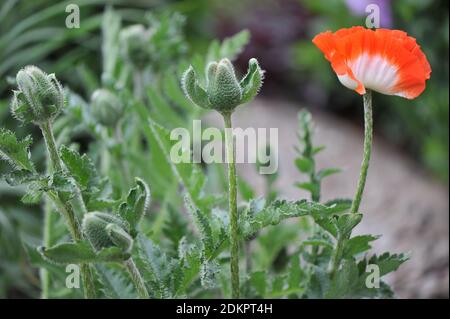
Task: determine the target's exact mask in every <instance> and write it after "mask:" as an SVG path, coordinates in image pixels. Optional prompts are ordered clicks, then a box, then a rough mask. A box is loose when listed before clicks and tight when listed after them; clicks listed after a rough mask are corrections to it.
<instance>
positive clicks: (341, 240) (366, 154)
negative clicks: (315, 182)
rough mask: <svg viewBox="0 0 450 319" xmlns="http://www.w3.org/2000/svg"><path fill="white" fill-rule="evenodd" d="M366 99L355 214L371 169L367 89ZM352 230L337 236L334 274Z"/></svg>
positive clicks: (333, 258)
mask: <svg viewBox="0 0 450 319" xmlns="http://www.w3.org/2000/svg"><path fill="white" fill-rule="evenodd" d="M363 101H364V150H363V160H362V163H361V170H360V173H359V179H358V185H357V188H356V194H355V198H354V199H353V202H352V206H351V208H350V212H351V213H352V214H355V213H357V212H358V209H359V205H360V204H361V199H362V195H363V192H364V186H365V185H366V179H367V171H368V169H369V161H370V154H371V152H372V135H373V133H372V132H373V120H372V92H371V91H369V90H367V92H366V94H364V96H363ZM350 235H351V232H349V233H348V234H343V235H339V236H338V238H337V243H336V248H335V250H334V252H333V255H332V256H331V261H330V272H331V276H334V274H335V273H336V271H337V269H338V268H339V265H340V262H341V259H342V254H343V251H344V247H345V243H346V242H347V240H348V239H349V238H350Z"/></svg>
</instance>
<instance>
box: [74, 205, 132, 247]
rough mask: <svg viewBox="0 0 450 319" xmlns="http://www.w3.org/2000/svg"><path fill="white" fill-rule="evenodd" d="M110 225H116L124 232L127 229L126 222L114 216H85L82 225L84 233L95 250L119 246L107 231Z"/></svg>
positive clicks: (97, 214) (92, 213)
mask: <svg viewBox="0 0 450 319" xmlns="http://www.w3.org/2000/svg"><path fill="white" fill-rule="evenodd" d="M109 224H115V225H117V226H118V227H120V228H122V229H124V231H125V229H127V224H126V222H125V221H123V220H122V219H120V218H119V217H117V216H114V215H112V214H107V213H101V212H91V213H88V214H86V215H84V218H83V223H82V229H83V233H84V234H85V235H86V238H87V239H88V240H89V242H90V243H91V245H92V247H94V249H95V250H101V249H103V248H107V247H112V246H117V245H116V243H115V242H114V241H113V240H112V239H111V237H110V235H109V233H108V231H107V229H106V227H107V226H108V225H109Z"/></svg>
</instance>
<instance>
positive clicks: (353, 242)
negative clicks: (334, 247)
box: [344, 235, 380, 258]
mask: <svg viewBox="0 0 450 319" xmlns="http://www.w3.org/2000/svg"><path fill="white" fill-rule="evenodd" d="M378 238H380V236H373V235H359V236H355V237H352V238H350V239H349V240H348V241H347V242H346V244H345V248H344V257H348V258H351V257H353V256H355V255H357V254H360V253H363V252H365V251H367V250H369V249H370V248H372V246H371V245H370V243H371V242H372V241H374V240H377V239H378Z"/></svg>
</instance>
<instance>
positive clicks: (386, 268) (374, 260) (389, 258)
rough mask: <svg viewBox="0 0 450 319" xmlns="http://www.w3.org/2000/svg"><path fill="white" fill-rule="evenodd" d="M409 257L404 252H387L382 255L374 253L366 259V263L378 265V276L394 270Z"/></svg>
mask: <svg viewBox="0 0 450 319" xmlns="http://www.w3.org/2000/svg"><path fill="white" fill-rule="evenodd" d="M408 259H409V256H407V255H405V254H391V253H389V252H386V253H383V254H382V255H379V256H377V255H374V256H372V257H370V259H369V260H368V261H367V265H378V267H379V268H380V276H384V275H386V274H388V273H390V272H393V271H396V270H397V269H398V267H400V266H401V265H402V264H403V263H404V262H406V261H407V260H408Z"/></svg>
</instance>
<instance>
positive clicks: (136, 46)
mask: <svg viewBox="0 0 450 319" xmlns="http://www.w3.org/2000/svg"><path fill="white" fill-rule="evenodd" d="M151 37H152V32H151V31H150V30H148V29H146V28H145V27H144V26H143V25H142V24H135V25H132V26H129V27H127V28H125V29H122V30H121V31H120V34H119V42H120V47H121V54H122V57H123V58H124V59H125V60H126V61H128V62H129V63H130V64H131V65H133V66H134V67H135V68H138V69H142V68H144V67H145V66H146V65H148V64H149V63H150V62H151V54H150V50H149V46H150V40H151Z"/></svg>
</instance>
